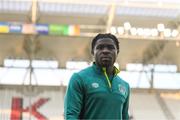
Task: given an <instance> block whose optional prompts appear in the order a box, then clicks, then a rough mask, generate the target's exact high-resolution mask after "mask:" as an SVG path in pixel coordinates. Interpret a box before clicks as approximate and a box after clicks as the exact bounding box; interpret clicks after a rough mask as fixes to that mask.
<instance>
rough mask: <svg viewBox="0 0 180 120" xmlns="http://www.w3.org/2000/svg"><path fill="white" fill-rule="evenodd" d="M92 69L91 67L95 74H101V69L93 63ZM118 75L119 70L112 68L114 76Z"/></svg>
mask: <svg viewBox="0 0 180 120" xmlns="http://www.w3.org/2000/svg"><path fill="white" fill-rule="evenodd" d="M92 67H93V69H94V70H95V71H96V72H97V73H99V74H103V70H102V68H101V67H99V66H97V65H96V64H95V62H93V65H92ZM118 73H120V70H119V69H118V68H117V67H115V66H114V76H116V75H117V74H118Z"/></svg>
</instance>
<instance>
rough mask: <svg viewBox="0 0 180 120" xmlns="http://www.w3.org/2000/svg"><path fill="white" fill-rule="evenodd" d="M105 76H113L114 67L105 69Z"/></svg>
mask: <svg viewBox="0 0 180 120" xmlns="http://www.w3.org/2000/svg"><path fill="white" fill-rule="evenodd" d="M106 72H107V75H108V76H110V75H113V74H114V66H110V67H106Z"/></svg>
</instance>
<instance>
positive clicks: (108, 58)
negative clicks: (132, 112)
mask: <svg viewBox="0 0 180 120" xmlns="http://www.w3.org/2000/svg"><path fill="white" fill-rule="evenodd" d="M91 53H92V55H93V56H94V58H95V62H94V64H93V65H92V66H90V67H88V68H86V69H84V70H81V71H80V72H78V73H74V74H73V75H72V77H71V79H70V82H69V85H68V87H67V91H66V95H65V103H64V114H65V119H68V120H69V119H119V120H128V119H129V115H128V106H129V94H130V88H129V85H128V83H126V82H125V81H123V80H122V79H121V78H120V77H119V76H117V74H118V73H119V70H118V69H117V68H116V67H115V66H114V62H115V61H116V58H117V54H118V53H119V42H118V39H117V38H116V37H115V36H114V35H112V34H98V35H97V36H96V37H95V38H94V39H93V40H92V44H91Z"/></svg>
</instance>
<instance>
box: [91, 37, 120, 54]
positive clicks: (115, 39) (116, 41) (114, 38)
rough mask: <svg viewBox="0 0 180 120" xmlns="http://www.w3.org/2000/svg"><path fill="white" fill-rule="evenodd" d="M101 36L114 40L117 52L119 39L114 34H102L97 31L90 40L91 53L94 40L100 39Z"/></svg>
mask: <svg viewBox="0 0 180 120" xmlns="http://www.w3.org/2000/svg"><path fill="white" fill-rule="evenodd" d="M101 38H111V39H112V40H113V41H114V43H115V45H116V47H117V52H118V53H119V41H118V39H117V37H116V36H115V35H113V34H111V33H104V34H102V33H99V34H98V35H96V36H95V37H94V38H93V40H92V42H91V53H92V54H93V51H94V46H95V44H96V42H97V41H98V40H100V39H101Z"/></svg>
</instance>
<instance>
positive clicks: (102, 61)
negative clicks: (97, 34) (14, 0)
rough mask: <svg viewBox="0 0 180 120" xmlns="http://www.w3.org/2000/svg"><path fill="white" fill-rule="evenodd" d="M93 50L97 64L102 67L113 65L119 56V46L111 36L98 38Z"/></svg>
mask: <svg viewBox="0 0 180 120" xmlns="http://www.w3.org/2000/svg"><path fill="white" fill-rule="evenodd" d="M93 52H94V57H95V62H96V64H97V65H99V66H101V67H110V66H113V64H114V62H115V60H116V57H117V48H116V45H115V43H114V41H113V40H112V39H111V38H101V39H99V40H97V41H96V44H95V47H94V51H93Z"/></svg>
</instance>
